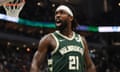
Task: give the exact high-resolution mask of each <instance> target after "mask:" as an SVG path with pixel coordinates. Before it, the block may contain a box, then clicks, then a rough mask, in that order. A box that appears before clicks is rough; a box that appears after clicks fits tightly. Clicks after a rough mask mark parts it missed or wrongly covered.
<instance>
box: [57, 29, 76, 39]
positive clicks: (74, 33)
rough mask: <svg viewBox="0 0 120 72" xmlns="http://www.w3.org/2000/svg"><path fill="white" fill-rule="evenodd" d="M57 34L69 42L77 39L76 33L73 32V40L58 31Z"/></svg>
mask: <svg viewBox="0 0 120 72" xmlns="http://www.w3.org/2000/svg"><path fill="white" fill-rule="evenodd" d="M56 33H57V34H59V35H60V36H61V37H63V38H65V39H67V40H73V39H74V38H75V32H73V36H72V37H71V38H69V37H67V36H65V35H63V34H61V33H60V32H59V31H56Z"/></svg>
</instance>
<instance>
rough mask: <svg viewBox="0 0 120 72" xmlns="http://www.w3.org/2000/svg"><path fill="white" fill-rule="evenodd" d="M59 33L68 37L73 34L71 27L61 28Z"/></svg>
mask: <svg viewBox="0 0 120 72" xmlns="http://www.w3.org/2000/svg"><path fill="white" fill-rule="evenodd" d="M60 33H61V34H63V35H64V36H67V37H69V38H71V37H72V36H73V31H72V29H64V30H61V31H60Z"/></svg>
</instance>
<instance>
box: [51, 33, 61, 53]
mask: <svg viewBox="0 0 120 72" xmlns="http://www.w3.org/2000/svg"><path fill="white" fill-rule="evenodd" d="M51 35H52V36H53V38H54V39H55V41H56V43H57V45H56V48H55V49H54V50H53V51H52V52H51V55H53V54H54V53H55V52H56V51H57V50H58V47H59V41H58V39H57V38H56V36H55V35H54V34H53V33H51Z"/></svg>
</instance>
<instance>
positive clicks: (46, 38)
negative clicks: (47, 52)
mask: <svg viewBox="0 0 120 72" xmlns="http://www.w3.org/2000/svg"><path fill="white" fill-rule="evenodd" d="M51 39H52V35H51V33H49V34H46V35H44V36H43V37H42V38H41V40H40V41H49V40H51Z"/></svg>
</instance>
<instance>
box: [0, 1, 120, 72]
mask: <svg viewBox="0 0 120 72" xmlns="http://www.w3.org/2000/svg"><path fill="white" fill-rule="evenodd" d="M62 2H63V3H64V2H66V3H69V4H71V5H73V7H74V8H75V10H76V12H77V13H76V17H77V20H78V23H79V25H80V27H78V29H77V32H78V33H80V34H82V35H84V36H85V37H86V39H87V42H88V46H89V50H90V55H91V57H92V59H93V61H94V63H95V65H96V68H97V72H120V51H119V50H120V38H119V37H120V33H119V32H120V30H119V25H120V14H119V13H120V0H26V4H25V6H24V7H23V9H22V11H21V12H20V14H19V18H20V19H23V20H24V21H23V22H22V23H19V22H12V21H7V20H6V19H4V18H2V19H0V72H29V70H30V64H31V60H32V57H33V54H34V52H35V51H36V49H37V47H38V42H39V40H40V39H41V37H43V36H44V35H45V34H48V33H50V32H53V31H54V30H55V28H54V27H52V26H51V25H49V24H51V23H53V24H54V11H55V9H56V7H57V6H58V5H59V3H62ZM0 14H4V15H5V14H6V12H5V10H4V8H3V7H2V6H0ZM0 18H1V17H0ZM26 20H27V22H25V21H26ZM36 22H38V25H35V24H34V23H36ZM41 22H42V24H41ZM27 23H28V24H27ZM39 24H40V25H39ZM53 24H52V25H53ZM44 25H45V26H44ZM100 27H105V28H104V29H103V30H102V31H98V30H96V28H100ZM109 27H110V28H112V30H109ZM84 28H89V29H84Z"/></svg>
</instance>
